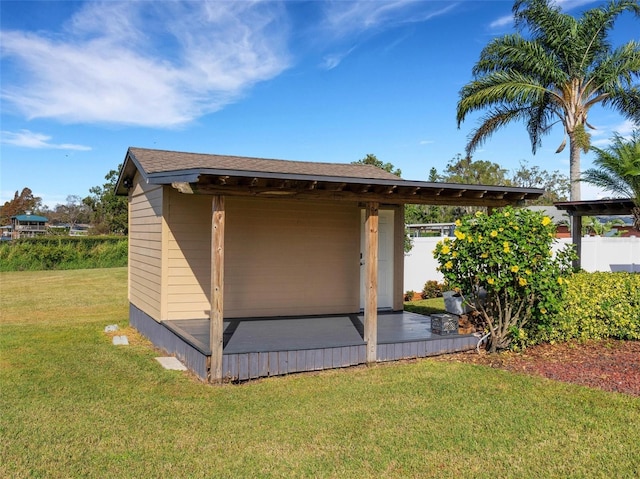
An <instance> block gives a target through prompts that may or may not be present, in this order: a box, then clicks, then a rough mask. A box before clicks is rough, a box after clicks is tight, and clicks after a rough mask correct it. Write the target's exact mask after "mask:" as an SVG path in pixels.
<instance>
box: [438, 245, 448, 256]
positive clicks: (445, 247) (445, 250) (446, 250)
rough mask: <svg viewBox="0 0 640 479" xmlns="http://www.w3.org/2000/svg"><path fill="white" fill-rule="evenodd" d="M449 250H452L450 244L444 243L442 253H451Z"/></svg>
mask: <svg viewBox="0 0 640 479" xmlns="http://www.w3.org/2000/svg"><path fill="white" fill-rule="evenodd" d="M449 251H451V248H449V246H447V245H444V246H443V247H442V249H441V250H440V252H441V253H442V254H449Z"/></svg>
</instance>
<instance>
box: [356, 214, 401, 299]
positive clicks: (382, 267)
mask: <svg viewBox="0 0 640 479" xmlns="http://www.w3.org/2000/svg"><path fill="white" fill-rule="evenodd" d="M364 223H365V211H364V210H362V212H361V216H360V258H361V260H360V309H362V308H364V290H365V288H364V280H365V265H364V258H365V252H364V241H365V239H364V234H365V228H364ZM381 308H389V309H391V308H393V210H379V211H378V309H381Z"/></svg>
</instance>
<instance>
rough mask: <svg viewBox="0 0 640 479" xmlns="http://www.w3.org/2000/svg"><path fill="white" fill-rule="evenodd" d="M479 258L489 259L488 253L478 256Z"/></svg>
mask: <svg viewBox="0 0 640 479" xmlns="http://www.w3.org/2000/svg"><path fill="white" fill-rule="evenodd" d="M480 257H481V258H488V257H489V253H482V254H481V255H480Z"/></svg>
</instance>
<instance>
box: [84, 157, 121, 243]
mask: <svg viewBox="0 0 640 479" xmlns="http://www.w3.org/2000/svg"><path fill="white" fill-rule="evenodd" d="M119 170H120V166H119V167H118V169H117V170H111V171H109V173H108V174H107V175H106V176H105V180H107V182H106V183H105V184H103V185H102V186H94V187H93V188H90V189H89V192H90V193H91V194H90V195H89V196H87V197H86V198H84V200H82V201H83V203H84V204H85V205H86V206H87V207H88V208H89V209H90V211H91V225H92V227H93V229H94V230H95V232H96V233H101V234H127V231H128V224H129V223H128V222H129V211H128V203H127V198H126V197H124V196H116V193H115V187H116V183H117V181H118V172H119Z"/></svg>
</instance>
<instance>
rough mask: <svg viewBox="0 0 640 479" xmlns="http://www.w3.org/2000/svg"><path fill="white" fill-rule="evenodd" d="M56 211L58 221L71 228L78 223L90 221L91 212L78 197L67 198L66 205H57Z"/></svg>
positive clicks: (70, 196)
mask: <svg viewBox="0 0 640 479" xmlns="http://www.w3.org/2000/svg"><path fill="white" fill-rule="evenodd" d="M55 211H56V216H57V217H58V219H59V220H60V221H62V222H64V223H68V224H69V227H70V228H73V227H74V226H75V225H76V224H78V223H88V222H89V221H90V215H91V210H90V209H89V207H88V206H87V205H86V204H85V203H84V202H83V200H82V198H80V197H79V196H77V195H69V196H67V202H66V203H65V204H64V205H57V206H56V209H55Z"/></svg>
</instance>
